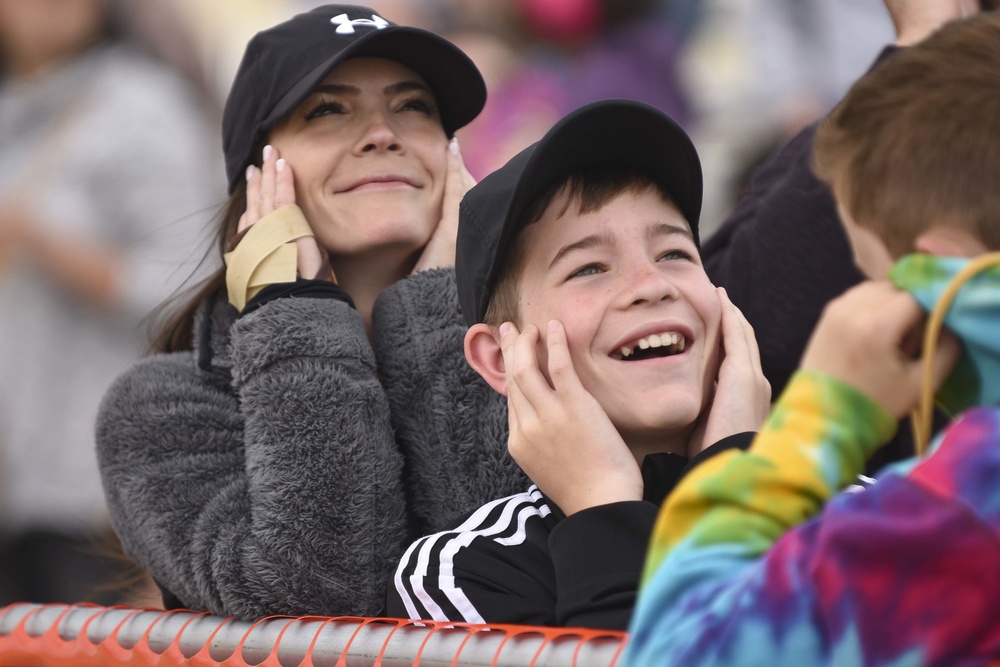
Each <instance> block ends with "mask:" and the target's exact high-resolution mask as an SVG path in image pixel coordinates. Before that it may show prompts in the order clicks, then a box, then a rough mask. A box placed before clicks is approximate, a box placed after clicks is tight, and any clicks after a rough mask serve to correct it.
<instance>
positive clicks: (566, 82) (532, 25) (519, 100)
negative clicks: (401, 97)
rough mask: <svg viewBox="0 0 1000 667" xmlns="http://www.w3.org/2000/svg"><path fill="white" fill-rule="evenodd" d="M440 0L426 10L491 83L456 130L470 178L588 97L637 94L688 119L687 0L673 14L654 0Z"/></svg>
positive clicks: (534, 138)
mask: <svg viewBox="0 0 1000 667" xmlns="http://www.w3.org/2000/svg"><path fill="white" fill-rule="evenodd" d="M443 2H444V0H439V1H438V2H436V3H434V6H435V7H436V9H437V11H435V12H433V15H434V16H435V17H436V20H437V21H439V23H440V25H441V29H442V30H443V31H444V32H445V33H446V34H447V35H448V36H449V38H450V39H453V40H454V41H455V42H456V43H457V44H459V45H460V46H461V47H462V48H463V50H465V51H466V52H468V53H469V55H470V56H471V57H472V59H473V60H474V61H475V62H476V64H477V66H479V68H480V70H481V71H482V72H483V76H484V78H485V79H486V81H487V86H488V88H489V91H490V96H489V99H488V100H487V103H486V108H485V109H484V110H483V113H482V114H481V115H480V116H479V118H477V119H476V120H475V121H473V122H472V123H470V124H469V126H468V127H466V128H463V129H462V130H461V131H460V132H459V135H458V136H459V138H460V139H461V141H462V145H463V146H464V147H465V148H466V151H465V152H466V156H467V165H468V167H469V171H470V172H472V174H473V176H475V177H476V178H481V177H483V176H485V175H486V174H488V173H490V172H492V171H493V170H495V169H497V168H499V167H500V166H501V165H503V164H504V163H506V161H507V160H508V159H510V158H511V157H513V156H514V155H515V154H517V153H518V152H520V151H521V150H522V149H523V148H525V147H526V146H528V145H529V144H531V143H533V142H535V141H537V140H538V139H539V138H540V137H541V136H542V135H543V134H544V133H545V132H546V131H547V130H548V129H549V128H550V127H551V126H552V124H553V123H554V122H555V121H556V120H557V119H559V118H561V117H562V116H564V115H565V114H567V113H569V112H570V111H571V110H572V109H575V108H578V107H580V106H583V105H584V104H587V103H588V102H594V101H597V100H602V99H609V98H626V99H632V100H638V101H641V102H645V103H647V104H650V105H652V106H655V107H657V108H658V109H660V110H662V111H664V112H666V113H667V114H669V115H670V116H671V117H672V118H675V119H677V121H678V122H680V123H681V124H682V125H685V124H687V123H688V122H689V120H690V110H689V102H688V93H687V91H686V89H685V87H684V85H683V82H682V81H681V78H680V75H679V72H678V65H679V62H680V55H681V50H682V47H683V41H682V35H681V30H689V29H690V28H691V23H692V21H693V20H694V18H693V17H694V14H695V13H694V12H692V11H690V10H691V9H692V8H691V7H687V5H691V4H692V3H690V2H685V3H682V4H683V5H685V6H684V7H678V8H677V12H676V14H677V15H675V14H674V13H671V12H668V11H666V9H665V8H664V3H663V2H658V1H657V0H508V1H507V2H491V3H481V2H477V1H476V0H452V1H451V3H450V5H451V9H452V11H450V12H444V11H441V5H442V4H443ZM681 10H683V11H681ZM682 26H683V27H682Z"/></svg>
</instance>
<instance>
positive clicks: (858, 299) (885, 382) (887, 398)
mask: <svg viewBox="0 0 1000 667" xmlns="http://www.w3.org/2000/svg"><path fill="white" fill-rule="evenodd" d="M925 319H926V317H925V314H924V311H923V310H922V309H921V308H920V306H919V304H918V303H917V301H916V300H915V299H914V298H913V297H912V296H911V295H910V294H908V293H907V292H904V291H903V290H900V289H898V288H897V287H895V286H894V285H893V284H892V283H890V282H888V281H877V282H875V281H869V282H865V283H862V284H860V285H858V286H856V287H854V288H852V289H850V290H848V291H847V292H845V293H844V294H843V295H841V296H840V297H838V298H836V299H834V300H833V301H831V302H830V303H829V304H827V306H826V308H825V309H824V310H823V314H822V316H821V317H820V320H819V323H818V324H817V325H816V329H815V330H814V331H813V334H812V338H811V339H810V340H809V344H808V345H807V346H806V351H805V354H804V355H803V357H802V364H801V367H802V368H811V369H814V370H818V371H823V372H824V373H828V374H829V375H832V376H833V377H835V378H837V379H838V380H842V381H843V382H846V383H848V384H850V385H852V386H853V387H855V388H856V389H858V390H860V391H862V392H864V393H865V394H867V395H868V396H869V397H871V398H872V399H873V400H875V401H876V402H878V403H880V404H881V405H882V406H883V407H884V408H885V409H886V410H888V411H889V412H891V413H892V414H893V415H895V416H896V417H902V416H903V415H905V414H907V413H908V412H910V411H911V410H913V409H914V408H915V407H916V406H917V403H918V401H919V397H920V388H921V386H922V383H923V377H922V370H921V362H920V359H919V357H918V355H917V354H916V353H917V351H918V350H919V344H918V343H916V341H919V340H920V335H919V334H921V333H922V329H923V324H924V321H925ZM959 353H960V347H959V344H958V340H957V339H956V338H955V337H954V336H953V335H951V334H949V333H948V332H947V331H943V332H942V335H941V338H940V342H939V344H938V349H937V353H936V354H935V355H934V369H933V377H932V384H933V386H934V389H935V391H936V390H937V389H938V388H939V387H940V386H941V383H942V382H944V380H945V378H946V377H947V376H948V373H949V372H951V369H952V368H953V367H954V366H955V363H956V362H957V361H958V357H959Z"/></svg>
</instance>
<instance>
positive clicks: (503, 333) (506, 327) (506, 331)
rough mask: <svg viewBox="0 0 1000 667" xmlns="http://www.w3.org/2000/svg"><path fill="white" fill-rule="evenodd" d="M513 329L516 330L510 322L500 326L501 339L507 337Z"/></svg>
mask: <svg viewBox="0 0 1000 667" xmlns="http://www.w3.org/2000/svg"><path fill="white" fill-rule="evenodd" d="M513 328H514V326H513V325H512V324H511V323H510V322H504V323H503V324H501V325H500V337H501V338H503V337H504V336H506V335H507V334H509V333H510V330H511V329H513Z"/></svg>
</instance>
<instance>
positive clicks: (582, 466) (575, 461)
mask: <svg viewBox="0 0 1000 667" xmlns="http://www.w3.org/2000/svg"><path fill="white" fill-rule="evenodd" d="M538 339H539V331H538V328H537V327H535V326H532V325H529V326H527V327H525V330H524V332H523V333H519V332H518V330H517V327H515V326H514V325H513V324H511V323H509V322H507V323H505V324H503V325H502V326H501V327H500V347H501V350H502V351H503V360H504V368H505V370H506V375H507V408H508V410H507V411H508V419H509V421H510V444H509V448H510V454H511V456H513V457H514V460H515V461H517V463H518V465H520V466H521V468H522V469H523V470H524V472H525V473H527V475H528V476H529V477H530V478H531V480H532V481H533V482H534V483H535V484H536V485H538V488H539V489H541V490H542V492H543V493H545V495H547V496H548V497H549V498H551V499H552V501H553V502H555V503H556V504H557V505H558V506H559V507H560V508H561V509H562V511H563V512H565V513H566V514H567V515H570V514H573V513H574V512H578V511H580V510H582V509H586V508H588V507H596V506H598V505H605V504H608V503H614V502H619V501H624V500H641V499H642V492H643V483H642V474H641V472H640V470H639V466H638V465H637V464H636V461H635V457H634V456H633V455H632V452H631V451H630V450H629V448H628V446H626V444H625V442H624V441H623V440H622V437H621V435H619V433H618V430H617V429H616V428H615V427H614V425H613V424H612V423H611V420H610V419H608V415H607V414H606V413H605V412H604V409H603V408H602V407H601V405H600V404H599V403H598V402H597V400H596V399H595V398H594V397H593V396H591V395H590V393H589V392H588V391H587V390H586V389H585V388H584V387H583V385H582V384H581V382H580V378H579V377H577V374H576V370H575V369H574V368H573V361H572V359H571V358H570V355H569V348H568V346H567V343H566V330H565V329H564V328H563V325H562V323H560V322H557V321H552V322H550V323H549V332H548V338H547V347H548V377H550V378H551V380H552V383H551V384H549V382H548V381H547V380H546V378H545V375H543V373H542V370H541V368H540V367H539V362H538V355H537V352H536V345H537V344H538Z"/></svg>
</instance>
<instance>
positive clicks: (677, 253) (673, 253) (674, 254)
mask: <svg viewBox="0 0 1000 667" xmlns="http://www.w3.org/2000/svg"><path fill="white" fill-rule="evenodd" d="M660 259H661V260H663V259H665V260H675V259H680V260H690V259H691V253H689V252H688V251H686V250H668V251H667V252H665V253H663V254H662V255H660Z"/></svg>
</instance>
